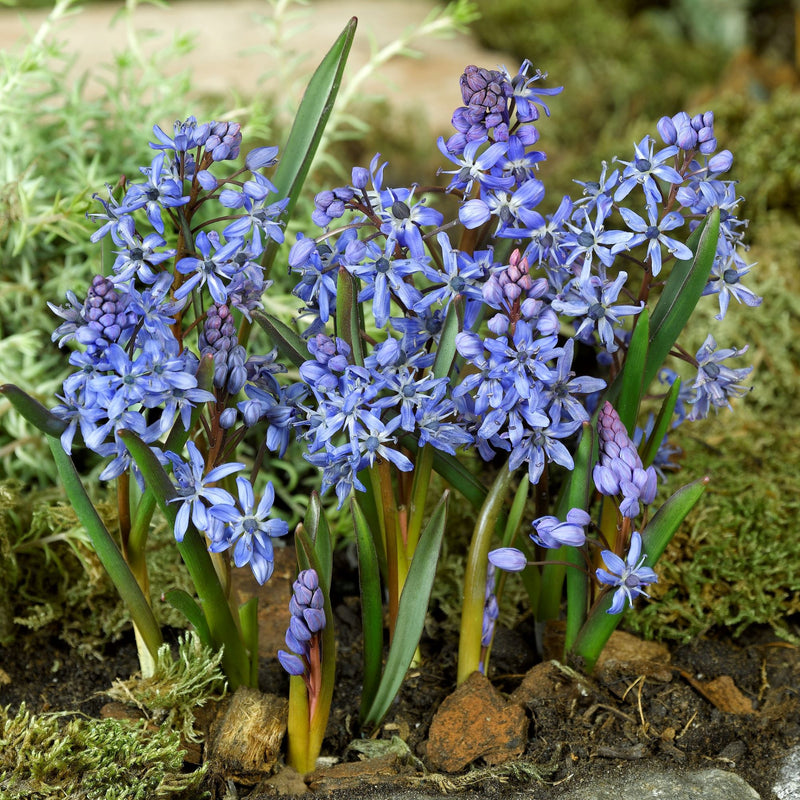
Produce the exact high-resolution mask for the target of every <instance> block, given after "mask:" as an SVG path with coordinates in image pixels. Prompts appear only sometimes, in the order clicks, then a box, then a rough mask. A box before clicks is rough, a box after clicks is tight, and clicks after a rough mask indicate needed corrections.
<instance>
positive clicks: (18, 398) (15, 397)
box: [0, 383, 67, 437]
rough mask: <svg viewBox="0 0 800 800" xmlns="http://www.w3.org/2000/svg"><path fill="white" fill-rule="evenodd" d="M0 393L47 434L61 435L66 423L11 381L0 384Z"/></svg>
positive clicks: (32, 423)
mask: <svg viewBox="0 0 800 800" xmlns="http://www.w3.org/2000/svg"><path fill="white" fill-rule="evenodd" d="M0 395H4V396H5V397H7V398H8V401H9V402H10V403H11V405H12V406H14V408H15V409H16V410H17V411H18V412H19V413H20V414H21V415H22V416H23V417H24V418H25V419H26V420H28V422H30V423H31V425H33V426H34V427H36V428H38V429H39V430H40V431H41V432H42V433H46V434H47V435H48V436H56V437H58V436H61V434H62V433H63V432H64V429H65V428H66V427H67V423H66V422H64V420H63V419H59V418H58V417H57V416H56V415H55V414H53V412H52V411H50V409H48V408H45V407H44V406H43V405H42V404H41V403H40V402H39V401H38V400H35V399H34V398H33V397H31V396H30V395H29V394H27V392H24V391H23V390H22V389H20V388H19V386H15V385H14V384H13V383H4V384H3V385H2V386H0Z"/></svg>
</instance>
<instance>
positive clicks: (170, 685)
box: [107, 632, 227, 742]
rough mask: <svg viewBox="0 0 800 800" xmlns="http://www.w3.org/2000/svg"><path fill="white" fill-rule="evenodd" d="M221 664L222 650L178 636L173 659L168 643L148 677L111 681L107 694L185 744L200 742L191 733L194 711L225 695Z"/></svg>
mask: <svg viewBox="0 0 800 800" xmlns="http://www.w3.org/2000/svg"><path fill="white" fill-rule="evenodd" d="M221 662H222V650H218V651H217V652H214V651H213V650H212V649H211V648H210V647H205V646H204V645H203V644H202V643H201V642H200V639H199V637H198V636H197V634H196V633H194V632H190V633H186V634H184V635H182V636H181V637H180V640H179V643H178V657H177V658H173V657H172V653H171V652H170V648H169V645H168V644H164V645H162V646H161V647H160V648H159V650H158V655H157V656H156V663H155V669H154V671H153V674H152V675H151V676H150V677H149V678H144V679H142V678H131V679H129V680H126V681H121V680H118V681H115V682H114V685H113V686H112V687H111V689H110V690H109V691H108V692H107V694H108V695H109V696H110V697H112V698H113V699H115V700H119V701H121V702H123V703H130V704H132V705H135V706H136V707H137V708H138V709H139V710H140V711H144V712H145V713H146V714H148V716H150V717H151V718H152V719H153V721H155V722H157V723H158V724H160V725H162V726H165V727H167V728H170V729H177V730H180V731H181V733H182V734H183V735H184V737H185V738H186V739H188V740H189V741H194V742H196V741H200V739H201V737H200V736H199V735H198V734H197V733H196V732H195V730H194V711H195V709H197V708H198V707H200V706H203V705H205V704H206V703H207V702H208V701H209V700H219V699H221V698H222V696H223V695H224V694H225V692H226V690H227V681H226V680H225V676H224V675H223V674H222V669H221V667H220V663H221Z"/></svg>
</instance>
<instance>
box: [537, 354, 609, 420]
mask: <svg viewBox="0 0 800 800" xmlns="http://www.w3.org/2000/svg"><path fill="white" fill-rule="evenodd" d="M574 350H575V340H574V339H567V341H566V342H565V343H564V347H563V348H562V352H561V355H560V356H559V357H558V361H556V368H555V370H553V371H551V373H550V375H547V376H544V377H541V378H540V379H539V380H540V386H541V387H542V394H543V396H544V399H545V400H547V401H549V403H550V405H549V407H548V413H549V414H550V416H551V418H552V419H555V420H560V419H561V418H562V416H566V417H567V418H568V419H571V420H575V421H579V422H587V421H588V420H589V413H588V412H587V411H586V408H585V407H584V405H583V404H582V403H581V402H580V401H578V400H577V399H576V398H575V397H574V395H575V394H591V393H592V392H598V391H600V389H603V388H605V385H606V382H605V381H604V380H602V379H601V378H591V377H582V378H576V377H575V373H574V372H573V371H572V357H573V352H574Z"/></svg>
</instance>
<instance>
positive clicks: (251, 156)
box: [244, 147, 278, 172]
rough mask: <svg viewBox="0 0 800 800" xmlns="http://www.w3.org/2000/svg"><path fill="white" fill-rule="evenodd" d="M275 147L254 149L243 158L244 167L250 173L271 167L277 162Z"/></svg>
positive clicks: (276, 149)
mask: <svg viewBox="0 0 800 800" xmlns="http://www.w3.org/2000/svg"><path fill="white" fill-rule="evenodd" d="M277 157H278V148H277V147H254V148H253V149H252V150H251V151H250V152H249V153H248V154H247V155H246V156H245V157H244V165H245V166H246V167H247V169H249V170H250V172H255V171H256V170H258V169H263V168H264V167H271V166H272V165H273V164H275V162H276V161H277Z"/></svg>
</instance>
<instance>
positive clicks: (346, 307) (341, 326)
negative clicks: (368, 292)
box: [336, 267, 364, 366]
mask: <svg viewBox="0 0 800 800" xmlns="http://www.w3.org/2000/svg"><path fill="white" fill-rule="evenodd" d="M357 297H358V279H357V278H356V277H355V276H354V275H351V274H350V273H349V272H348V271H347V270H346V269H345V268H344V267H339V276H338V278H337V281H336V335H337V336H338V337H339V338H341V339H344V341H346V342H347V344H349V345H350V350H351V351H352V356H353V363H354V364H355V365H356V366H363V365H364V348H363V346H362V343H361V324H360V321H359V315H358V308H359V304H358V299H357Z"/></svg>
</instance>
